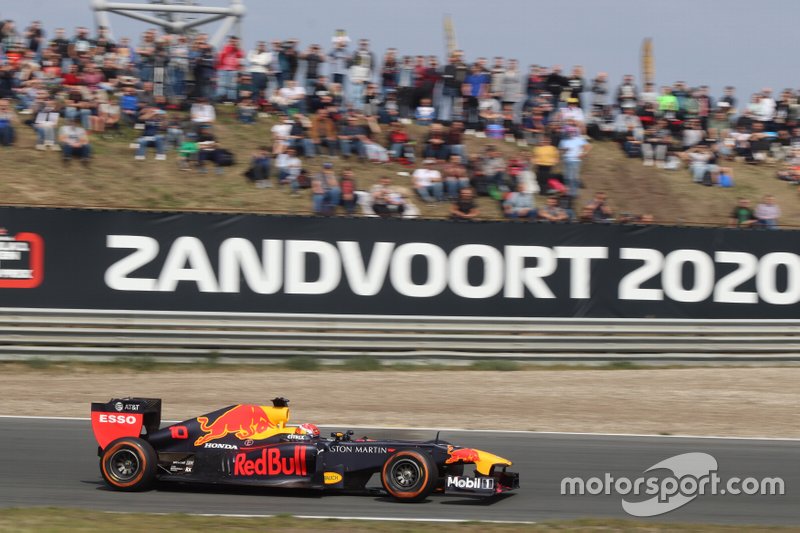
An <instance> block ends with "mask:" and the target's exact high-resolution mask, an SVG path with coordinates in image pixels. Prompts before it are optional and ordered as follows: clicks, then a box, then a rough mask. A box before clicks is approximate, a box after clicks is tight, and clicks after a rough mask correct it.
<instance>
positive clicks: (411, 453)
mask: <svg viewBox="0 0 800 533" xmlns="http://www.w3.org/2000/svg"><path fill="white" fill-rule="evenodd" d="M438 474H439V470H438V468H437V467H436V463H435V462H434V461H433V459H432V458H431V456H430V455H428V454H427V453H424V452H421V451H417V450H404V451H401V452H397V453H396V454H394V455H392V456H391V457H389V458H388V459H387V460H386V462H385V463H384V464H383V469H382V470H381V483H383V488H384V489H386V492H388V493H389V494H390V495H392V496H393V497H394V498H396V499H397V500H399V501H402V502H418V501H422V500H424V499H425V498H427V497H428V495H430V493H431V492H433V490H434V489H435V488H436V484H437V482H438V480H439V475H438Z"/></svg>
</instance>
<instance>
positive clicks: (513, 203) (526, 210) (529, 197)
mask: <svg viewBox="0 0 800 533" xmlns="http://www.w3.org/2000/svg"><path fill="white" fill-rule="evenodd" d="M503 214H504V215H505V216H506V218H526V219H533V218H536V209H535V208H534V205H533V194H532V193H530V192H528V191H527V189H526V188H525V184H524V183H520V184H518V185H517V190H516V191H514V192H510V193H508V195H506V198H505V200H503Z"/></svg>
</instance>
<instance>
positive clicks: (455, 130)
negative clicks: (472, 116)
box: [446, 120, 467, 160]
mask: <svg viewBox="0 0 800 533" xmlns="http://www.w3.org/2000/svg"><path fill="white" fill-rule="evenodd" d="M446 139H447V143H446V144H447V151H448V153H449V154H451V155H452V154H457V155H460V156H461V159H462V160H464V158H466V156H467V151H466V149H465V148H464V123H463V122H461V121H460V120H456V121H453V123H452V124H450V127H449V128H448V130H447V136H446Z"/></svg>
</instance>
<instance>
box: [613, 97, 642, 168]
mask: <svg viewBox="0 0 800 533" xmlns="http://www.w3.org/2000/svg"><path fill="white" fill-rule="evenodd" d="M614 134H615V135H616V138H617V141H618V142H619V143H620V145H621V146H622V150H623V151H624V152H625V155H627V156H628V157H640V156H641V154H642V139H643V138H644V129H643V128H642V121H641V120H640V119H639V117H637V116H636V114H635V113H634V108H633V107H626V108H625V109H624V110H623V112H622V113H621V114H619V115H617V118H616V119H615V120H614Z"/></svg>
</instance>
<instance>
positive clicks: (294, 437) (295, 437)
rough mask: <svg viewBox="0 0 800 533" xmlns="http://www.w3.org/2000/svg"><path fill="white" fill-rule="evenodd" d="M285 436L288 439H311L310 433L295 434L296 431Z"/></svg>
mask: <svg viewBox="0 0 800 533" xmlns="http://www.w3.org/2000/svg"><path fill="white" fill-rule="evenodd" d="M284 437H286V440H309V437H308V435H295V434H294V433H287V434H286V435H284Z"/></svg>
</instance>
